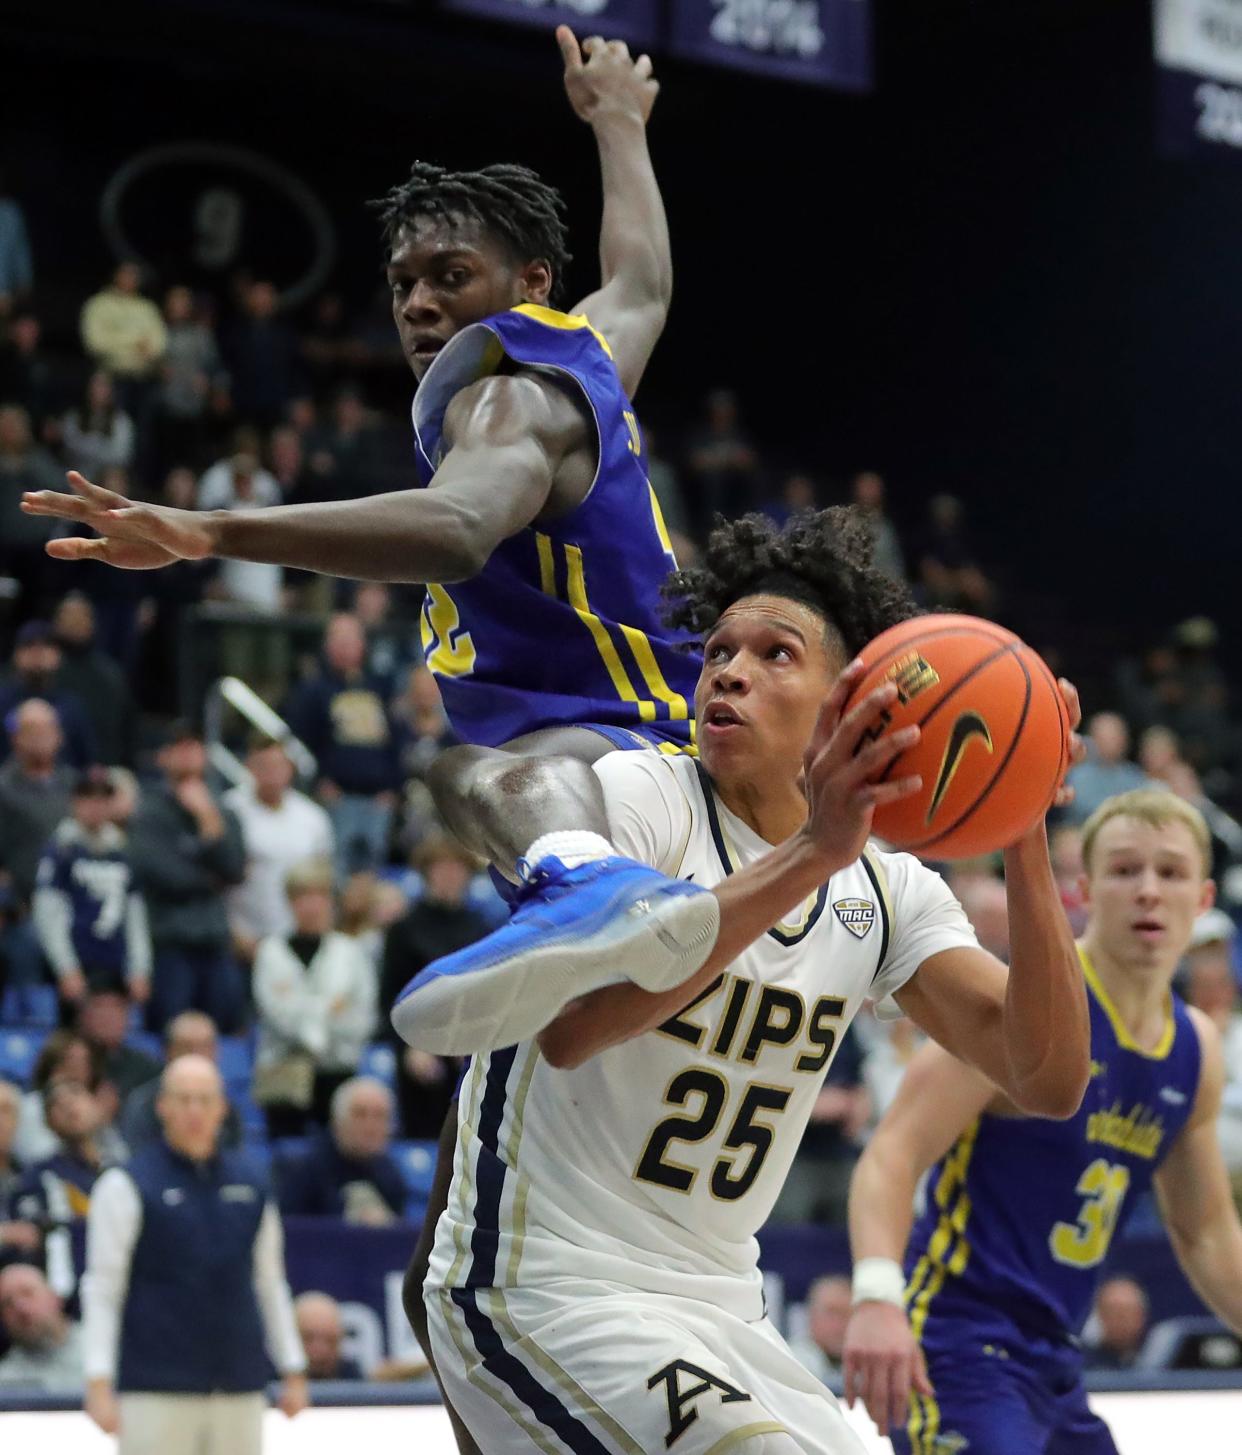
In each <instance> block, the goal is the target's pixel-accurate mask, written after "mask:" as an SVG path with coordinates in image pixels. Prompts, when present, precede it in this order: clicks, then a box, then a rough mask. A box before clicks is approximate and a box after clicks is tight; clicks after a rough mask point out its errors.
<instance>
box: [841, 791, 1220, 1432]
mask: <svg viewBox="0 0 1242 1455" xmlns="http://www.w3.org/2000/svg"><path fill="white" fill-rule="evenodd" d="M1083 859H1084V864H1085V866H1086V874H1085V879H1084V889H1085V894H1086V898H1087V905H1088V909H1089V913H1090V918H1089V920H1088V922H1087V926H1086V929H1085V931H1084V933H1083V937H1082V940H1081V942H1080V944H1079V956H1080V958H1081V960H1082V967H1083V974H1084V976H1085V978H1086V982H1087V987H1088V991H1089V999H1090V1011H1091V1081H1090V1084H1089V1086H1088V1088H1087V1094H1086V1096H1085V1097H1084V1098H1083V1102H1082V1105H1081V1106H1080V1108H1079V1109H1078V1111H1077V1112H1076V1113H1075V1115H1074V1116H1072V1117H1071V1118H1069V1119H1068V1120H1066V1121H1048V1120H1043V1119H1039V1118H1029V1117H1024V1116H1023V1114H1022V1113H1021V1112H1019V1111H1017V1110H1016V1109H1015V1108H1014V1106H1013V1105H1012V1104H1011V1103H1010V1102H1009V1101H1008V1100H1007V1098H1006V1097H1005V1096H1004V1095H1003V1094H1002V1093H1001V1092H999V1091H998V1090H997V1088H996V1086H995V1085H994V1084H993V1083H992V1082H990V1081H989V1080H987V1078H986V1077H984V1076H982V1075H981V1074H980V1073H979V1072H978V1071H976V1070H972V1069H971V1068H970V1067H968V1066H964V1065H963V1064H962V1063H961V1062H960V1061H957V1060H955V1059H954V1058H953V1057H952V1056H950V1055H949V1054H948V1053H947V1052H946V1051H944V1050H942V1049H941V1048H940V1047H939V1046H936V1045H929V1046H927V1047H925V1048H924V1049H923V1050H922V1051H920V1052H919V1054H918V1055H917V1056H916V1057H915V1059H914V1061H913V1062H912V1063H911V1065H910V1069H909V1071H908V1072H907V1073H906V1077H905V1080H904V1082H903V1084H902V1087H901V1090H900V1092H899V1093H898V1096H897V1099H896V1101H895V1102H894V1103H893V1105H892V1107H891V1108H890V1109H889V1111H888V1114H887V1115H886V1116H885V1117H884V1119H883V1120H882V1121H881V1123H880V1125H879V1127H878V1128H877V1129H876V1133H875V1135H874V1137H873V1138H872V1140H871V1142H870V1144H869V1145H868V1147H867V1150H866V1152H865V1153H864V1155H863V1157H862V1159H861V1160H860V1162H859V1164H858V1168H857V1170H856V1172H855V1176H854V1182H853V1186H852V1189H851V1194H850V1241H851V1244H852V1248H853V1253H854V1259H855V1294H854V1298H855V1304H854V1312H853V1315H852V1317H851V1320H850V1326H849V1329H848V1332H847V1337H846V1350H845V1374H846V1395H847V1398H849V1399H850V1401H851V1402H852V1401H853V1399H854V1398H861V1399H863V1400H864V1401H865V1403H866V1405H867V1408H868V1410H869V1411H870V1413H871V1415H872V1417H873V1418H874V1419H875V1420H876V1423H877V1424H878V1425H879V1426H880V1428H881V1430H882V1431H887V1430H888V1429H889V1427H890V1424H891V1425H897V1426H903V1425H904V1428H896V1429H894V1430H893V1431H892V1440H893V1448H894V1450H895V1451H896V1452H897V1455H907V1452H912V1455H940V1452H948V1451H965V1450H971V1451H980V1452H989V1455H991V1452H998V1451H1010V1450H1012V1451H1021V1452H1022V1455H1116V1446H1115V1445H1114V1444H1113V1440H1112V1436H1111V1435H1110V1433H1109V1431H1108V1427H1107V1426H1106V1425H1105V1424H1104V1422H1103V1421H1102V1420H1100V1419H1099V1418H1098V1417H1097V1416H1095V1415H1094V1414H1092V1413H1091V1411H1090V1409H1089V1408H1088V1406H1087V1399H1086V1393H1085V1391H1084V1389H1083V1385H1082V1380H1081V1369H1082V1356H1081V1353H1080V1351H1079V1346H1078V1341H1077V1337H1076V1336H1077V1335H1078V1333H1079V1331H1080V1329H1081V1327H1082V1324H1083V1322H1084V1321H1085V1319H1086V1317H1087V1313H1088V1311H1089V1309H1090V1306H1091V1300H1092V1296H1093V1294H1094V1292H1095V1288H1096V1284H1097V1281H1098V1276H1099V1270H1100V1265H1101V1264H1102V1262H1103V1261H1104V1257H1105V1255H1106V1254H1107V1252H1108V1249H1109V1245H1110V1243H1111V1242H1112V1239H1113V1237H1114V1235H1115V1234H1116V1232H1117V1230H1118V1228H1119V1227H1120V1226H1121V1225H1122V1224H1123V1223H1124V1221H1125V1217H1126V1214H1127V1212H1128V1211H1129V1209H1130V1208H1131V1207H1132V1206H1133V1204H1134V1201H1135V1199H1136V1198H1137V1197H1138V1196H1139V1195H1140V1194H1141V1193H1142V1192H1143V1191H1144V1190H1145V1189H1146V1188H1147V1187H1148V1186H1149V1185H1154V1186H1155V1189H1156V1195H1157V1197H1158V1199H1159V1203H1160V1208H1161V1211H1162V1214H1163V1217H1164V1221H1165V1224H1166V1226H1167V1228H1168V1232H1169V1237H1170V1240H1171V1241H1172V1244H1173V1248H1174V1250H1175V1252H1176V1254H1177V1257H1178V1261H1179V1262H1180V1263H1181V1265H1182V1268H1183V1269H1184V1270H1185V1272H1186V1275H1187V1277H1188V1278H1189V1279H1190V1281H1191V1283H1192V1284H1193V1285H1194V1287H1195V1288H1196V1290H1197V1291H1198V1292H1199V1294H1200V1295H1201V1296H1202V1298H1203V1300H1204V1301H1205V1302H1206V1303H1207V1304H1208V1305H1209V1306H1210V1307H1211V1308H1212V1309H1213V1310H1214V1311H1215V1312H1216V1313H1217V1314H1218V1315H1219V1316H1220V1317H1221V1318H1222V1319H1223V1320H1224V1321H1225V1322H1226V1323H1227V1324H1229V1325H1230V1326H1231V1327H1232V1328H1233V1329H1235V1330H1238V1331H1242V1225H1240V1224H1239V1222H1238V1217H1237V1214H1236V1212H1235V1211H1234V1206H1233V1202H1232V1200H1231V1197H1230V1192H1229V1182H1228V1178H1227V1176H1226V1172H1225V1166H1224V1162H1223V1160H1222V1158H1221V1154H1220V1149H1219V1147H1218V1145H1217V1141H1216V1118H1217V1113H1218V1112H1219V1110H1220V1101H1221V1088H1222V1082H1223V1064H1222V1059H1221V1051H1220V1044H1219V1040H1218V1037H1217V1033H1216V1031H1215V1029H1214V1027H1213V1026H1212V1025H1211V1023H1210V1022H1209V1021H1208V1019H1207V1017H1206V1016H1204V1015H1202V1014H1201V1013H1200V1012H1199V1011H1196V1010H1193V1009H1191V1008H1189V1007H1187V1006H1186V1005H1184V1004H1183V1003H1182V1002H1181V1000H1180V999H1179V998H1178V997H1177V996H1176V995H1175V994H1174V993H1173V991H1172V989H1171V983H1172V980H1173V975H1174V972H1175V971H1176V969H1177V965H1178V961H1179V960H1180V959H1181V957H1182V954H1183V953H1184V951H1185V949H1186V947H1187V945H1188V944H1189V941H1190V932H1191V926H1192V925H1193V924H1194V921H1195V918H1196V916H1197V915H1198V914H1200V913H1201V912H1202V911H1203V910H1204V909H1206V908H1207V907H1208V906H1209V905H1210V904H1211V903H1212V899H1213V896H1214V893H1215V886H1214V885H1213V883H1212V881H1211V879H1210V878H1209V877H1208V872H1209V864H1210V849H1209V839H1208V831H1207V826H1206V824H1205V823H1204V821H1203V818H1202V817H1201V815H1200V814H1199V813H1198V812H1197V811H1196V810H1195V809H1194V808H1192V807H1191V806H1190V805H1188V804H1186V803H1184V802H1183V801H1182V800H1181V799H1179V798H1176V797H1174V796H1173V795H1172V794H1170V793H1167V792H1165V791H1163V790H1150V789H1137V790H1135V791H1133V792H1130V793H1123V794H1119V795H1118V796H1117V797H1115V798H1110V799H1108V800H1106V801H1105V802H1104V803H1103V804H1102V805H1101V806H1100V807H1099V808H1098V809H1097V810H1096V812H1095V813H1094V814H1093V815H1092V816H1091V818H1090V819H1089V820H1088V821H1087V823H1086V826H1085V828H1084V832H1083ZM929 1167H930V1168H931V1169H932V1171H931V1175H930V1177H929V1179H928V1185H927V1199H926V1208H925V1211H924V1212H923V1213H922V1215H921V1216H920V1217H919V1218H918V1220H917V1222H916V1221H915V1220H914V1214H913V1204H914V1195H915V1187H916V1184H917V1182H918V1179H919V1177H920V1176H921V1175H922V1173H923V1172H924V1171H926V1170H927V1169H928V1168H929ZM903 1260H904V1274H903V1269H902V1262H903ZM907 1412H908V1420H907Z"/></svg>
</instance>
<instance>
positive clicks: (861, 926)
mask: <svg viewBox="0 0 1242 1455" xmlns="http://www.w3.org/2000/svg"><path fill="white" fill-rule="evenodd" d="M832 912H833V914H835V915H836V917H837V918H838V919H839V920H840V921H841V923H842V924H843V925H844V926H845V928H846V929H847V930H849V932H850V934H851V935H853V936H854V938H855V939H856V940H861V939H862V938H863V936H864V935H865V934H866V933H867V931H868V930H869V929H870V928H871V926H872V925H873V924H875V905H874V904H872V903H871V901H870V900H869V899H838V900H837V902H836V903H835V904H834V905H833V906H832Z"/></svg>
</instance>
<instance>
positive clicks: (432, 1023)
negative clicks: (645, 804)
mask: <svg viewBox="0 0 1242 1455" xmlns="http://www.w3.org/2000/svg"><path fill="white" fill-rule="evenodd" d="M519 869H520V870H521V871H522V873H523V876H524V879H525V882H524V883H523V884H522V886H521V887H520V889H519V890H518V896H517V898H518V907H517V909H516V910H515V911H514V914H513V917H512V919H510V921H509V922H508V924H506V925H502V926H501V928H500V929H498V930H495V931H493V932H492V934H490V935H488V936H487V938H486V939H483V940H479V941H478V942H477V943H476V944H473V945H470V946H468V947H467V948H466V949H464V950H459V951H458V952H457V953H456V954H454V955H445V956H443V957H442V958H441V959H439V960H433V961H432V963H431V964H430V965H428V966H427V967H426V968H425V969H423V970H420V971H419V973H418V974H417V975H416V976H415V977H414V978H413V980H411V981H410V983H409V984H408V985H407V986H406V987H405V989H404V990H403V991H402V992H401V994H400V996H398V998H397V1003H396V1005H395V1006H393V1010H392V1023H393V1026H394V1028H395V1029H396V1031H397V1033H398V1035H400V1037H401V1038H402V1040H404V1041H405V1042H407V1043H408V1044H409V1045H411V1046H414V1047H415V1048H416V1049H418V1050H420V1051H434V1052H436V1053H437V1054H438V1055H441V1056H466V1055H472V1054H475V1053H481V1052H484V1051H491V1050H495V1049H496V1048H497V1047H499V1046H512V1045H513V1044H514V1043H515V1042H517V1041H524V1040H527V1039H528V1038H529V1037H531V1036H534V1035H537V1034H538V1033H539V1032H540V1031H541V1030H543V1028H544V1027H545V1026H546V1025H548V1024H549V1022H551V1021H552V1020H554V1019H555V1018H556V1015H557V1013H558V1012H559V1011H560V1010H561V1009H562V1008H563V1007H564V1006H565V1005H566V1004H568V1002H569V1001H571V1000H573V999H575V998H576V997H577V996H580V995H586V994H587V993H588V992H589V991H592V990H598V989H600V987H601V986H604V985H614V984H616V983H618V982H619V981H622V980H632V981H634V983H635V984H637V985H640V986H641V987H642V988H643V989H644V990H650V991H664V990H671V989H672V988H673V987H674V986H676V985H680V984H681V983H682V981H683V980H687V979H689V977H690V976H691V975H693V974H694V972H695V971H696V970H697V969H698V968H699V967H700V966H701V965H702V964H704V962H705V961H706V960H707V957H708V955H709V954H710V953H711V950H712V946H713V945H714V944H715V943H716V934H717V931H718V930H719V928H720V904H719V901H718V900H717V899H716V896H715V895H714V894H713V893H712V892H711V891H710V890H708V889H704V888H703V887H702V886H701V885H698V884H691V883H689V882H687V881H685V880H682V879H670V878H669V877H668V876H667V875H665V874H660V873H658V872H657V871H656V870H655V869H650V868H648V867H647V865H646V864H639V863H637V862H635V861H634V860H633V859H622V858H607V859H594V860H592V861H591V862H590V863H587V864H582V865H579V866H578V867H577V868H573V869H570V868H567V867H566V866H565V865H564V864H562V863H561V861H560V860H559V859H558V858H556V857H555V856H553V855H549V856H548V857H547V858H545V859H543V860H541V861H540V864H539V867H538V868H537V869H535V870H534V871H533V872H532V871H529V870H527V868H526V866H525V864H524V863H523V864H521V865H519Z"/></svg>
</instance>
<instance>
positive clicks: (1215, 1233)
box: [1155, 1010, 1242, 1334]
mask: <svg viewBox="0 0 1242 1455" xmlns="http://www.w3.org/2000/svg"><path fill="white" fill-rule="evenodd" d="M1190 1014H1191V1016H1192V1017H1193V1018H1194V1022H1195V1028H1196V1029H1197V1030H1198V1032H1199V1043H1200V1046H1201V1047H1202V1056H1203V1062H1202V1065H1203V1069H1202V1071H1201V1073H1200V1077H1199V1091H1198V1094H1197V1095H1196V1097H1195V1107H1194V1111H1193V1112H1192V1113H1191V1115H1190V1120H1189V1121H1188V1122H1187V1123H1186V1125H1185V1126H1184V1127H1183V1128H1182V1130H1181V1132H1180V1134H1179V1135H1178V1138H1177V1140H1176V1141H1175V1142H1174V1143H1173V1146H1172V1148H1171V1149H1170V1151H1169V1153H1168V1155H1167V1156H1166V1157H1165V1159H1164V1161H1163V1162H1162V1163H1161V1165H1160V1170H1159V1171H1158V1172H1157V1173H1156V1177H1155V1183H1156V1196H1157V1198H1158V1199H1159V1202H1160V1211H1161V1213H1162V1214H1163V1216H1164V1224H1165V1227H1166V1228H1167V1229H1168V1233H1169V1242H1170V1243H1171V1244H1172V1245H1173V1251H1174V1253H1175V1254H1176V1255H1177V1261H1178V1262H1179V1263H1180V1264H1181V1266H1182V1271H1183V1272H1184V1273H1185V1275H1186V1277H1187V1278H1188V1279H1189V1280H1190V1283H1191V1286H1192V1287H1193V1288H1194V1290H1195V1292H1196V1293H1197V1294H1198V1295H1199V1297H1200V1298H1201V1299H1202V1300H1203V1302H1204V1303H1205V1304H1207V1306H1208V1308H1210V1309H1211V1310H1212V1312H1213V1313H1214V1314H1215V1315H1216V1316H1217V1317H1218V1318H1219V1319H1220V1320H1221V1321H1222V1322H1223V1323H1225V1324H1228V1326H1229V1327H1230V1328H1231V1329H1232V1330H1233V1331H1234V1333H1236V1334H1242V1223H1239V1221H1238V1213H1237V1209H1236V1208H1235V1207H1234V1204H1233V1196H1232V1194H1231V1193H1230V1190H1229V1176H1228V1173H1227V1172H1226V1171H1225V1163H1224V1159H1223V1158H1222V1157H1221V1152H1220V1143H1219V1141H1218V1140H1217V1135H1216V1123H1217V1119H1218V1118H1219V1116H1220V1102H1221V1095H1222V1092H1223V1089H1224V1084H1225V1064H1224V1057H1223V1055H1222V1053H1221V1046H1220V1036H1219V1034H1218V1033H1217V1030H1216V1027H1215V1026H1214V1025H1213V1024H1212V1023H1211V1021H1209V1020H1208V1018H1207V1017H1206V1016H1205V1015H1203V1014H1202V1013H1201V1012H1199V1011H1196V1010H1192V1011H1191V1012H1190Z"/></svg>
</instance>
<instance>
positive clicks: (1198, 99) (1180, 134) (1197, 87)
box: [1159, 67, 1242, 158]
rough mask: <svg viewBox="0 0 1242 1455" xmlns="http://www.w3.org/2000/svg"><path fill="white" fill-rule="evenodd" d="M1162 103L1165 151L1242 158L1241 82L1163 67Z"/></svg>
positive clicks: (1161, 136) (1161, 71) (1161, 116)
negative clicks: (1238, 83) (1212, 78)
mask: <svg viewBox="0 0 1242 1455" xmlns="http://www.w3.org/2000/svg"><path fill="white" fill-rule="evenodd" d="M1159 104H1160V149H1161V150H1162V151H1164V152H1167V153H1169V154H1170V155H1172V156H1212V155H1216V156H1221V155H1229V154H1230V153H1232V154H1234V155H1236V156H1238V157H1239V158H1242V86H1230V85H1227V84H1226V83H1225V82H1223V81H1212V80H1208V79H1206V78H1205V77H1203V76H1196V75H1194V74H1193V73H1192V72H1190V71H1174V70H1170V69H1168V68H1165V67H1162V68H1161V70H1160V90H1159Z"/></svg>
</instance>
